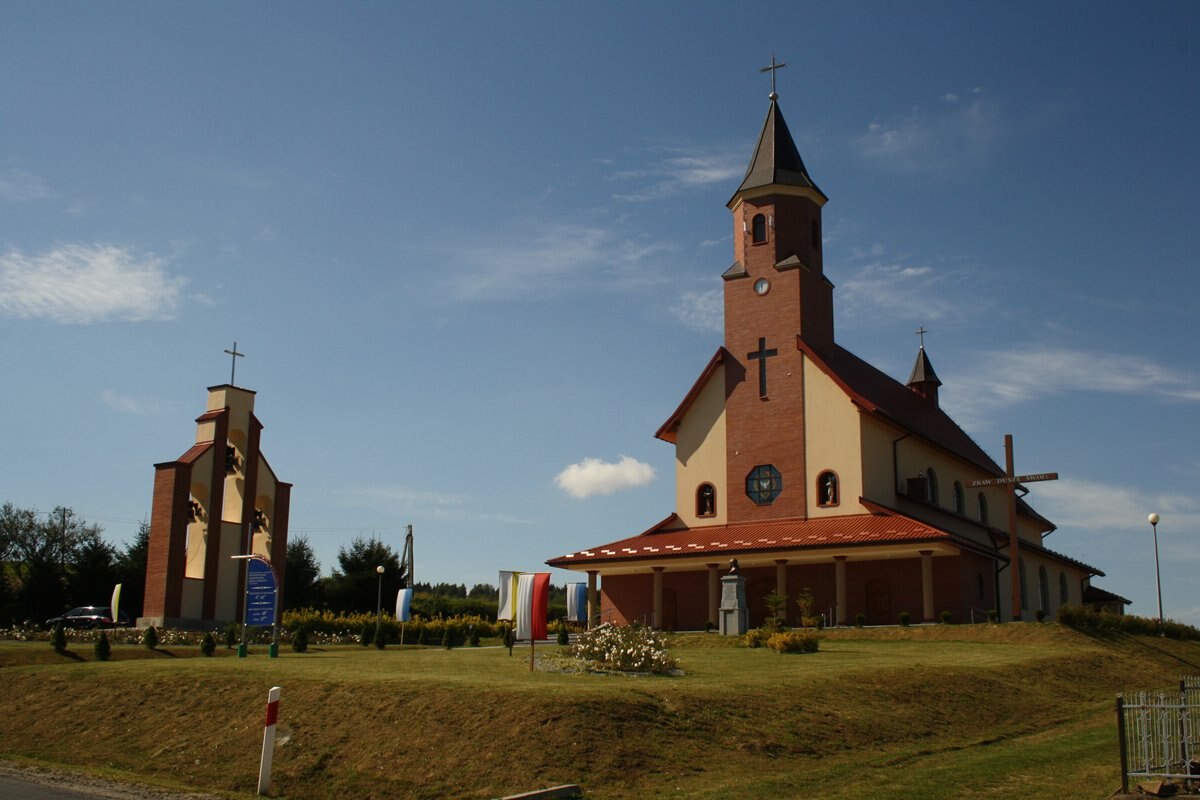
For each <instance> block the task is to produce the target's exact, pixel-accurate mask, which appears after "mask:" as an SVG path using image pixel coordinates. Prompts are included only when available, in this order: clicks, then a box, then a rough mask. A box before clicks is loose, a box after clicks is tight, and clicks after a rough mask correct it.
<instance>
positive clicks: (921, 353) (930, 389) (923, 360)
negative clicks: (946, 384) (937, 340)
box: [908, 325, 942, 406]
mask: <svg viewBox="0 0 1200 800" xmlns="http://www.w3.org/2000/svg"><path fill="white" fill-rule="evenodd" d="M927 333H929V331H927V330H925V326H924V325H922V326H921V327H920V328H918V329H917V336H919V337H921V347H920V349H918V350H917V361H916V363H915V364H913V368H912V374H911V375H909V376H908V388H909V389H912V390H913V391H914V392H916V393H917V394H919V395H921V396H922V397H924V398H925V399H927V400H930V401H932V402H933V404H934V405H935V406H936V405H937V404H938V387H939V386H941V385H942V382H941V380H939V379H938V376H937V373H936V372H934V371H933V364H932V363H931V362H930V361H929V356H927V355H926V354H925V334H927Z"/></svg>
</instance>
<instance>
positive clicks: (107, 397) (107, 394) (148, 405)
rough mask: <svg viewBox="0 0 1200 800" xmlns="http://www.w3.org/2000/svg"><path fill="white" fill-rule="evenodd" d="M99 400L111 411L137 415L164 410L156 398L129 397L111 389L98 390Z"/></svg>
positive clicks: (153, 413)
mask: <svg viewBox="0 0 1200 800" xmlns="http://www.w3.org/2000/svg"><path fill="white" fill-rule="evenodd" d="M100 402H102V403H104V405H106V406H108V407H109V408H111V409H112V410H113V411H120V412H121V413H123V414H136V415H138V416H149V415H156V414H162V413H164V411H165V410H166V409H165V407H164V406H163V404H162V403H161V402H159V401H158V400H153V399H150V398H145V397H131V396H129V395H124V394H120V393H118V392H116V391H114V390H112V389H105V390H103V391H102V392H100Z"/></svg>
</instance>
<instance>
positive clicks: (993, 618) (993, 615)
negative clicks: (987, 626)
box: [988, 608, 1000, 625]
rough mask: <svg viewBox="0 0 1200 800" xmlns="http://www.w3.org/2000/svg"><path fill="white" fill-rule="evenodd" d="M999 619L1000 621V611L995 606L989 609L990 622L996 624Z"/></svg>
mask: <svg viewBox="0 0 1200 800" xmlns="http://www.w3.org/2000/svg"><path fill="white" fill-rule="evenodd" d="M999 621H1000V612H999V611H997V610H996V609H994V608H992V609H989V610H988V622H990V623H992V624H993V625H995V624H996V623H997V622H999Z"/></svg>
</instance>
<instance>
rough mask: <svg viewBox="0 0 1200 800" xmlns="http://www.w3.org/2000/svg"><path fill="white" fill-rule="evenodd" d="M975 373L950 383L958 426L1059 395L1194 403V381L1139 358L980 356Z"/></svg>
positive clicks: (1074, 353) (1039, 353)
mask: <svg viewBox="0 0 1200 800" xmlns="http://www.w3.org/2000/svg"><path fill="white" fill-rule="evenodd" d="M974 363H976V364H979V365H981V366H980V368H979V369H978V371H976V372H973V373H966V374H959V375H956V376H955V378H954V386H953V394H952V398H953V404H954V407H955V412H954V413H955V416H956V417H957V418H958V419H959V420H960V421H961V422H969V421H970V420H976V419H984V418H987V417H988V416H990V415H991V414H992V412H994V411H995V410H996V409H1000V408H1007V407H1010V406H1015V405H1019V404H1021V403H1027V402H1030V401H1033V400H1036V399H1038V398H1041V397H1046V396H1051V395H1057V394H1062V393H1064V392H1104V393H1110V394H1138V395H1145V394H1148V393H1149V394H1157V395H1158V396H1160V397H1164V398H1168V399H1173V400H1181V401H1185V402H1200V375H1193V374H1188V373H1186V372H1180V371H1178V370H1175V369H1172V368H1170V367H1167V366H1163V365H1162V364H1157V363H1155V362H1153V361H1151V360H1150V359H1147V358H1145V357H1143V356H1122V355H1113V354H1111V353H1093V352H1087V351H1082V350H1071V349H1067V348H1058V349H1055V348H1035V349H1029V350H1020V351H1007V350H1006V351H994V352H985V353H981V354H979V355H978V357H977V358H975V359H974Z"/></svg>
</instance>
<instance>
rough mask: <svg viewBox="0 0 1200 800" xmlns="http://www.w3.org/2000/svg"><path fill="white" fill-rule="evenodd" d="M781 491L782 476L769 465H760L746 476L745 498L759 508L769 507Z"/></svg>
mask: <svg viewBox="0 0 1200 800" xmlns="http://www.w3.org/2000/svg"><path fill="white" fill-rule="evenodd" d="M781 491H783V476H782V475H780V474H779V470H777V469H775V467H773V466H771V465H770V464H760V465H758V466H757V467H755V468H754V469H752V470H750V474H749V475H747V476H746V496H747V497H749V498H750V499H751V500H753V501H754V502H755V503H757V504H758V505H760V506H769V505H770V504H771V503H773V502H774V501H775V498H776V497H779V493H780V492H781Z"/></svg>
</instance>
